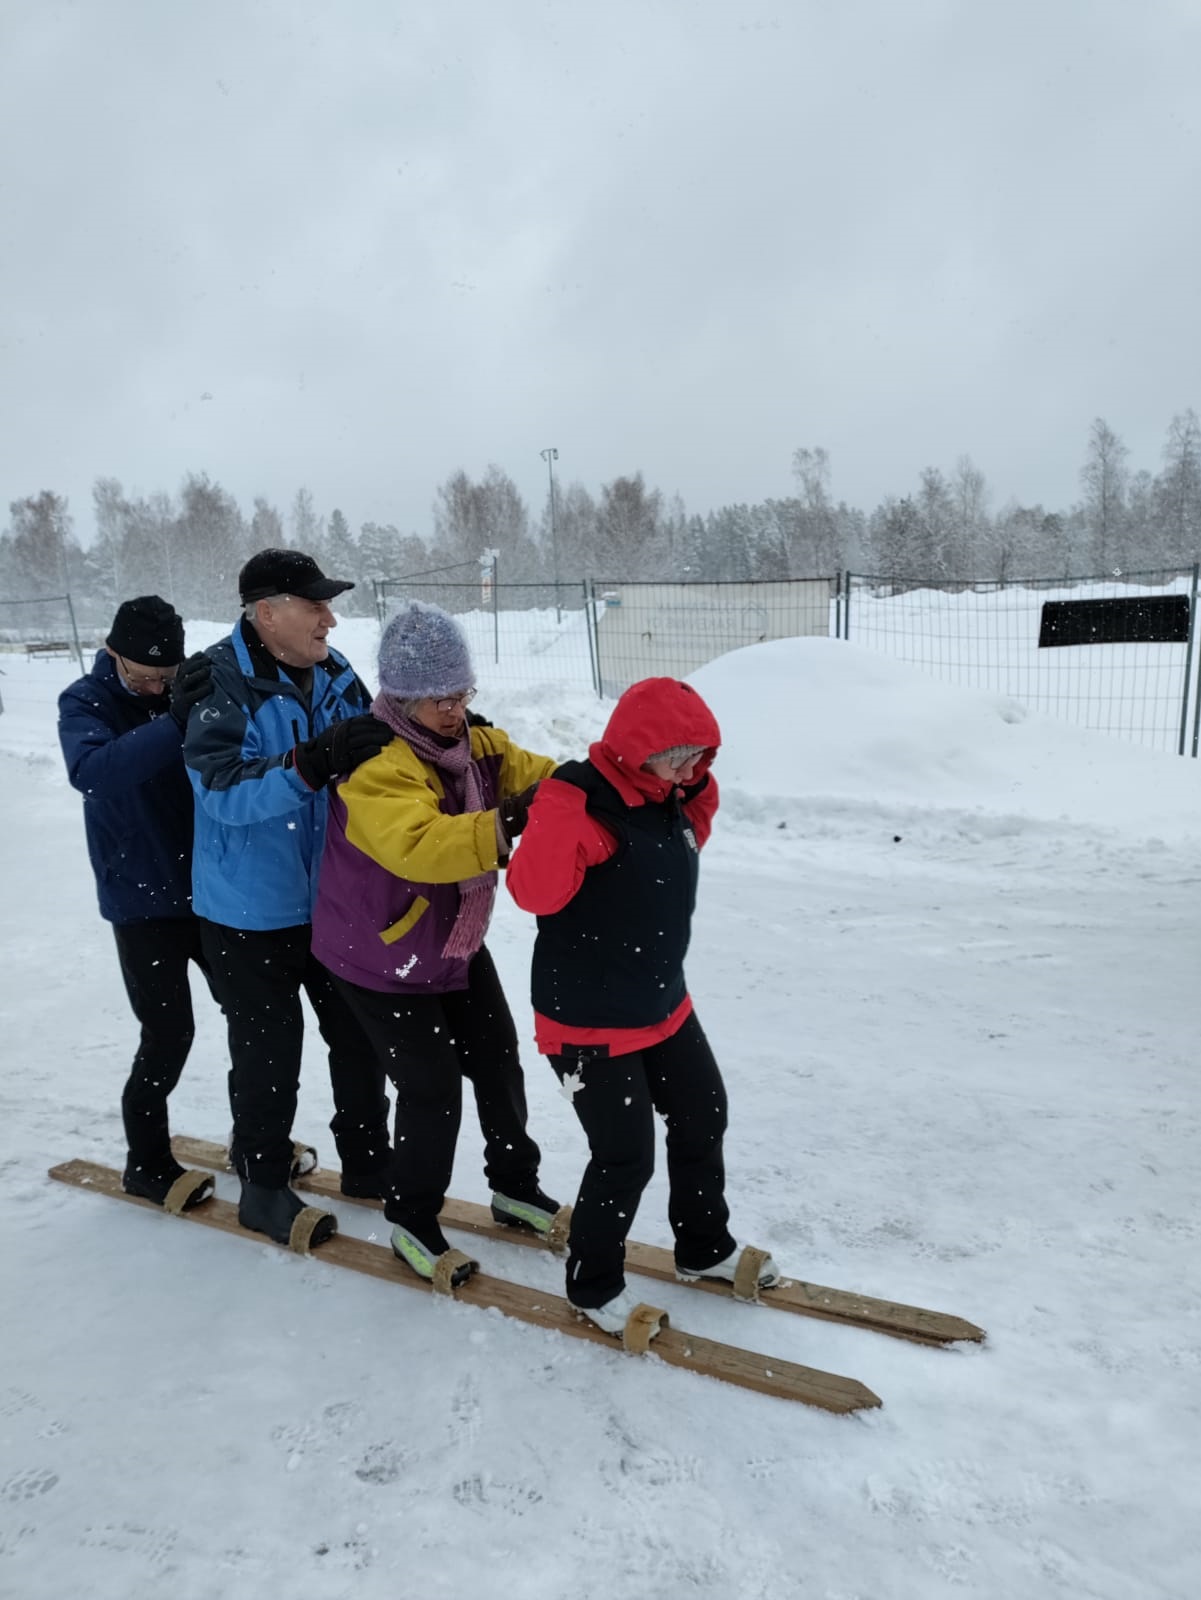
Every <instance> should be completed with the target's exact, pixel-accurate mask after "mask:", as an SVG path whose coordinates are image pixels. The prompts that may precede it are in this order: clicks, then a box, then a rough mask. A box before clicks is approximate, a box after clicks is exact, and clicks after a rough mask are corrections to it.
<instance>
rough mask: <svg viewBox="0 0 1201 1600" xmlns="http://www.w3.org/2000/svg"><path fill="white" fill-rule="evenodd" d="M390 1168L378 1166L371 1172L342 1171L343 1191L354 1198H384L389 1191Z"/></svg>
mask: <svg viewBox="0 0 1201 1600" xmlns="http://www.w3.org/2000/svg"><path fill="white" fill-rule="evenodd" d="M388 1176H389V1173H388V1168H387V1167H376V1168H374V1170H372V1171H370V1172H347V1171H346V1170H345V1168H344V1169H343V1171H342V1183H341V1189H342V1193H343V1194H345V1195H349V1196H350V1198H351V1199H352V1200H382V1199H383V1198H384V1196H385V1195H386V1194H387V1192H388Z"/></svg>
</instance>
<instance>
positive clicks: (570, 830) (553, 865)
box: [505, 778, 617, 917]
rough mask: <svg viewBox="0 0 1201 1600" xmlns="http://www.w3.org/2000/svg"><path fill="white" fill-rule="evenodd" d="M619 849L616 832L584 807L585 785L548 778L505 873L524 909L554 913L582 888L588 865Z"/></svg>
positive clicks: (538, 794)
mask: <svg viewBox="0 0 1201 1600" xmlns="http://www.w3.org/2000/svg"><path fill="white" fill-rule="evenodd" d="M616 849H617V841H616V839H614V837H613V835H612V834H611V833H609V832H608V830H607V829H605V828H603V827H602V826H601V824H600V823H599V822H597V821H596V820H595V819H594V818H593V817H590V816H589V815H588V813H587V811H586V810H585V809H584V791H583V790H582V789H577V788H576V786H575V784H574V783H562V782H560V781H559V780H558V779H556V778H544V779H543V780H542V782H541V783H540V784H539V785H538V793H537V794H536V795H535V797H534V803H533V805H532V806H531V807H530V815H529V820H528V822H527V823H526V825H525V831H524V832H523V833H522V835H521V838H520V839H519V840H518V843H517V849H516V850H515V851H514V852H513V858H512V860H511V861H510V862H509V865H508V869H507V871H506V874H505V878H506V881H507V882H508V885H509V893H510V894H511V895H512V896H513V898H514V900H516V902H517V904H518V905H519V906H520V907H521V909H522V910H523V911H532V912H533V913H534V915H535V916H539V917H548V916H551V915H552V914H553V913H554V912H556V911H562V909H563V907H564V906H565V905H566V904H567V902H568V901H569V900H570V899H571V897H572V896H573V895H574V894H575V893H576V891H577V890H578V889H579V887H580V884H581V883H583V881H584V874H585V872H587V870H588V868H589V867H595V866H599V864H600V863H601V862H602V861H607V860H608V859H609V857H610V856H611V855H612V854H613V852H614V851H615V850H616Z"/></svg>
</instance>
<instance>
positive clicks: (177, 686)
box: [170, 650, 213, 733]
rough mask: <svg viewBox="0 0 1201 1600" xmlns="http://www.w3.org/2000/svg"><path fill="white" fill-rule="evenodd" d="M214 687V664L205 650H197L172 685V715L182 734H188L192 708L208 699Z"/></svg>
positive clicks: (180, 670) (176, 675) (181, 668)
mask: <svg viewBox="0 0 1201 1600" xmlns="http://www.w3.org/2000/svg"><path fill="white" fill-rule="evenodd" d="M212 686H213V663H212V662H211V661H210V660H209V658H208V656H206V655H205V653H204V651H203V650H197V651H196V653H195V654H194V655H190V656H189V657H188V659H187V660H186V661H185V662H183V664H182V665H181V666H180V669H179V671H178V672H177V673H176V674H175V678H174V680H173V682H172V684H171V706H170V710H171V715H172V716H173V717H174V718H175V720H176V722H177V723H178V724H179V728H180V732H181V733H186V732H187V727H188V714H189V712H190V711H191V709H192V707H193V706H198V705H199V704H200V702H201V701H202V700H206V699H207V698H208V694H209V690H210V689H211V688H212Z"/></svg>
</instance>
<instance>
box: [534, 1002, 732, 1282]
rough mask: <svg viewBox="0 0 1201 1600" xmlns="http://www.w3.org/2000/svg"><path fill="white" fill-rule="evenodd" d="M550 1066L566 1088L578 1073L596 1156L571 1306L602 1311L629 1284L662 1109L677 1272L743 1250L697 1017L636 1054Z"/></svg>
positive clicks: (719, 1109) (722, 1110)
mask: <svg viewBox="0 0 1201 1600" xmlns="http://www.w3.org/2000/svg"><path fill="white" fill-rule="evenodd" d="M549 1059H550V1064H551V1066H552V1067H553V1068H554V1069H555V1072H556V1073H557V1074H558V1076H559V1080H560V1082H564V1081H566V1080H567V1078H568V1077H569V1075H571V1074H578V1077H579V1087H578V1088H576V1089H575V1092H574V1093H573V1094H572V1097H571V1103H572V1106H573V1107H574V1109H575V1114H576V1116H577V1117H578V1118H579V1119H580V1123H581V1125H582V1126H583V1129H584V1132H585V1133H586V1134H587V1135H588V1148H589V1150H590V1151H591V1153H592V1154H591V1159H590V1160H589V1162H588V1165H587V1167H586V1168H585V1169H584V1177H583V1181H582V1182H581V1184H580V1195H579V1199H578V1200H577V1201H576V1204H575V1209H574V1210H573V1211H572V1215H571V1235H570V1238H569V1240H568V1256H567V1298H568V1299H569V1300H570V1301H571V1302H572V1303H573V1304H574V1305H577V1306H603V1305H604V1304H605V1303H606V1301H608V1300H612V1299H613V1297H614V1295H617V1294H620V1293H621V1291H622V1289H623V1288H624V1286H625V1242H626V1238H627V1236H628V1234H629V1232H630V1229H631V1228H632V1227H633V1225H634V1217H635V1215H636V1213H637V1211H638V1203H639V1201H640V1200H641V1198H642V1191H643V1190H644V1189H645V1188H646V1186H647V1184H648V1183H649V1182H650V1180H651V1175H652V1173H653V1172H654V1170H655V1118H654V1113H655V1112H656V1111H658V1112H659V1114H660V1115H661V1116H662V1117H663V1118H664V1120H665V1122H666V1124H667V1179H668V1185H669V1189H668V1201H667V1217H668V1221H669V1222H670V1223H671V1228H672V1232H673V1233H674V1234H675V1241H676V1250H675V1253H676V1264H677V1265H678V1266H681V1267H690V1268H694V1269H703V1268H705V1267H711V1266H713V1265H715V1264H716V1263H717V1262H718V1261H722V1260H724V1259H725V1257H726V1256H728V1255H729V1254H730V1253H731V1251H732V1250H733V1249H734V1248H735V1244H734V1240H733V1238H732V1237H731V1235H730V1230H729V1228H728V1226H727V1224H728V1222H729V1216H730V1213H729V1208H728V1207H727V1205H726V1195H725V1189H726V1173H725V1163H724V1160H723V1156H722V1140H723V1138H724V1136H725V1131H726V1091H725V1085H724V1084H723V1083H722V1079H721V1072H720V1071H719V1069H718V1065H717V1062H716V1061H715V1060H714V1057H713V1052H712V1050H711V1049H710V1048H709V1041H708V1039H706V1038H705V1034H704V1030H703V1029H702V1027H701V1025H700V1023H699V1022H698V1021H697V1019H696V1017H695V1016H690V1017H689V1018H688V1020H687V1021H686V1022H685V1023H684V1025H683V1027H682V1028H680V1029H679V1030H678V1031H677V1032H676V1033H674V1034H672V1036H671V1038H670V1039H664V1040H663V1041H662V1043H660V1044H656V1045H652V1046H651V1047H650V1048H649V1049H647V1050H638V1051H635V1052H634V1053H633V1054H631V1055H627V1056H603V1055H597V1054H595V1053H593V1052H590V1051H589V1050H587V1049H586V1048H581V1050H580V1051H579V1052H577V1053H573V1054H570V1055H562V1056H551V1057H550V1058H549Z"/></svg>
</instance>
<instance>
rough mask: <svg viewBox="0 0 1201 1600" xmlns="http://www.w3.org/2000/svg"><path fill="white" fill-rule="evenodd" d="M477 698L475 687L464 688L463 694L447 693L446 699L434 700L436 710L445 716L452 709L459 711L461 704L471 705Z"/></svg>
mask: <svg viewBox="0 0 1201 1600" xmlns="http://www.w3.org/2000/svg"><path fill="white" fill-rule="evenodd" d="M474 699H475V690H474V689H464V691H463V693H462V694H452V695H447V696H446V697H445V699H442V700H435V701H434V702H433V705H434V710H435V711H440V712H441V713H442V715H443V716H445V715H446V714H447V713H448V712H450V711H457V710H458V709H459V707H460V706H469V705H470V704H471V702H472V701H473V700H474Z"/></svg>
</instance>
